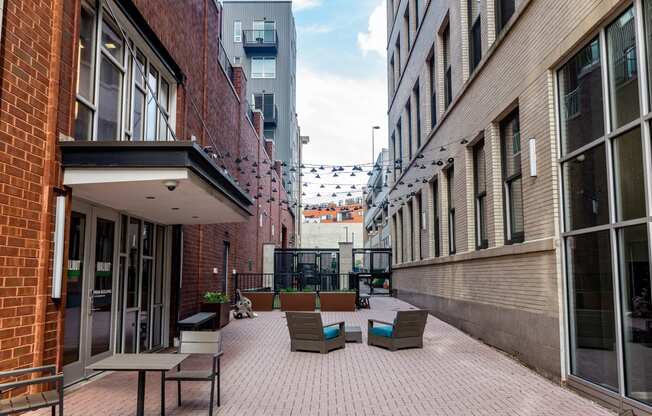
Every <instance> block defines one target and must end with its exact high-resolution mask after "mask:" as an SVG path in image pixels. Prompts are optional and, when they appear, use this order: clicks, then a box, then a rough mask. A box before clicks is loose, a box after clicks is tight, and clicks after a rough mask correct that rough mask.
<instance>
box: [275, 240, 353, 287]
mask: <svg viewBox="0 0 652 416" xmlns="http://www.w3.org/2000/svg"><path fill="white" fill-rule="evenodd" d="M339 273H340V253H339V250H338V249H276V251H275V252H274V290H276V291H279V290H283V289H287V288H293V289H298V290H304V289H313V290H316V291H321V290H338V289H339V288H340V284H339V282H340V280H339Z"/></svg>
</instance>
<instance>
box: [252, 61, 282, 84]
mask: <svg viewBox="0 0 652 416" xmlns="http://www.w3.org/2000/svg"><path fill="white" fill-rule="evenodd" d="M251 78H252V79H258V78H269V79H273V78H276V57H258V58H251Z"/></svg>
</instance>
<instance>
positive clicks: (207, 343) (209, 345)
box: [165, 331, 223, 415]
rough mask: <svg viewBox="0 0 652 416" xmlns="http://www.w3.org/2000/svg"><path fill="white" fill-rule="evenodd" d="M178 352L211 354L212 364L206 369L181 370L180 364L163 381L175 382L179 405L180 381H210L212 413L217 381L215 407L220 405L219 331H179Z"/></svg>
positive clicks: (209, 411)
mask: <svg viewBox="0 0 652 416" xmlns="http://www.w3.org/2000/svg"><path fill="white" fill-rule="evenodd" d="M178 352H179V353H180V354H201V355H210V356H212V358H213V360H212V366H211V368H208V369H206V370H182V369H181V364H179V366H178V367H177V371H176V372H173V373H169V374H167V375H166V376H165V381H176V382H177V405H178V406H181V382H182V381H204V382H210V383H211V398H210V407H209V410H208V414H209V415H212V414H213V400H214V397H215V384H216V382H217V407H219V406H220V357H221V356H222V353H223V352H222V337H221V334H220V332H219V331H215V332H193V331H181V342H180V345H179V351H178Z"/></svg>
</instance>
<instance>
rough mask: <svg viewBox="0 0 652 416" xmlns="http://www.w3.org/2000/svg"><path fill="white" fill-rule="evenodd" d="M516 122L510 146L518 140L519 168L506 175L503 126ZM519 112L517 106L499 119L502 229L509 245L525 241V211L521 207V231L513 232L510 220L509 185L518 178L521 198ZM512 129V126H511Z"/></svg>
mask: <svg viewBox="0 0 652 416" xmlns="http://www.w3.org/2000/svg"><path fill="white" fill-rule="evenodd" d="M514 122H516V123H517V124H518V130H517V133H513V137H512V148H513V145H514V143H516V142H518V145H519V151H518V152H516V153H515V154H514V155H512V156H515V155H516V154H518V158H519V170H518V172H515V173H513V174H511V175H509V176H508V175H507V154H506V152H505V143H504V141H505V137H504V135H503V127H504V126H506V125H507V124H510V123H511V124H513V123H514ZM520 124H521V122H520V113H519V108H518V107H516V108H515V109H513V110H512V111H510V113H509V114H508V115H507V116H505V117H504V118H503V119H502V120H501V121H500V154H501V156H500V157H501V171H502V182H503V213H504V219H505V220H504V227H503V228H504V230H505V244H506V245H510V244H518V243H523V242H524V241H525V212H524V209H523V212H522V214H523V218H522V221H523V228H524V229H523V231H522V232H514V230H513V224H512V221H511V216H512V211H513V204H512V193H511V186H512V185H513V184H514V183H515V182H516V181H518V180H520V181H521V199H522V198H523V165H522V163H523V161H522V158H521V157H522V153H523V147H522V145H521V128H520ZM512 129H513V126H512ZM516 140H517V141H516ZM521 207H523V201H522V200H521Z"/></svg>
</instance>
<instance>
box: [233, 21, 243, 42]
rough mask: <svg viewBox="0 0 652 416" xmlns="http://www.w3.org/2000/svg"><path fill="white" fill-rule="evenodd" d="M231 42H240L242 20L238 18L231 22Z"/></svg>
mask: <svg viewBox="0 0 652 416" xmlns="http://www.w3.org/2000/svg"><path fill="white" fill-rule="evenodd" d="M233 42H235V43H241V42H242V22H241V21H240V20H236V21H234V22H233Z"/></svg>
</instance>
